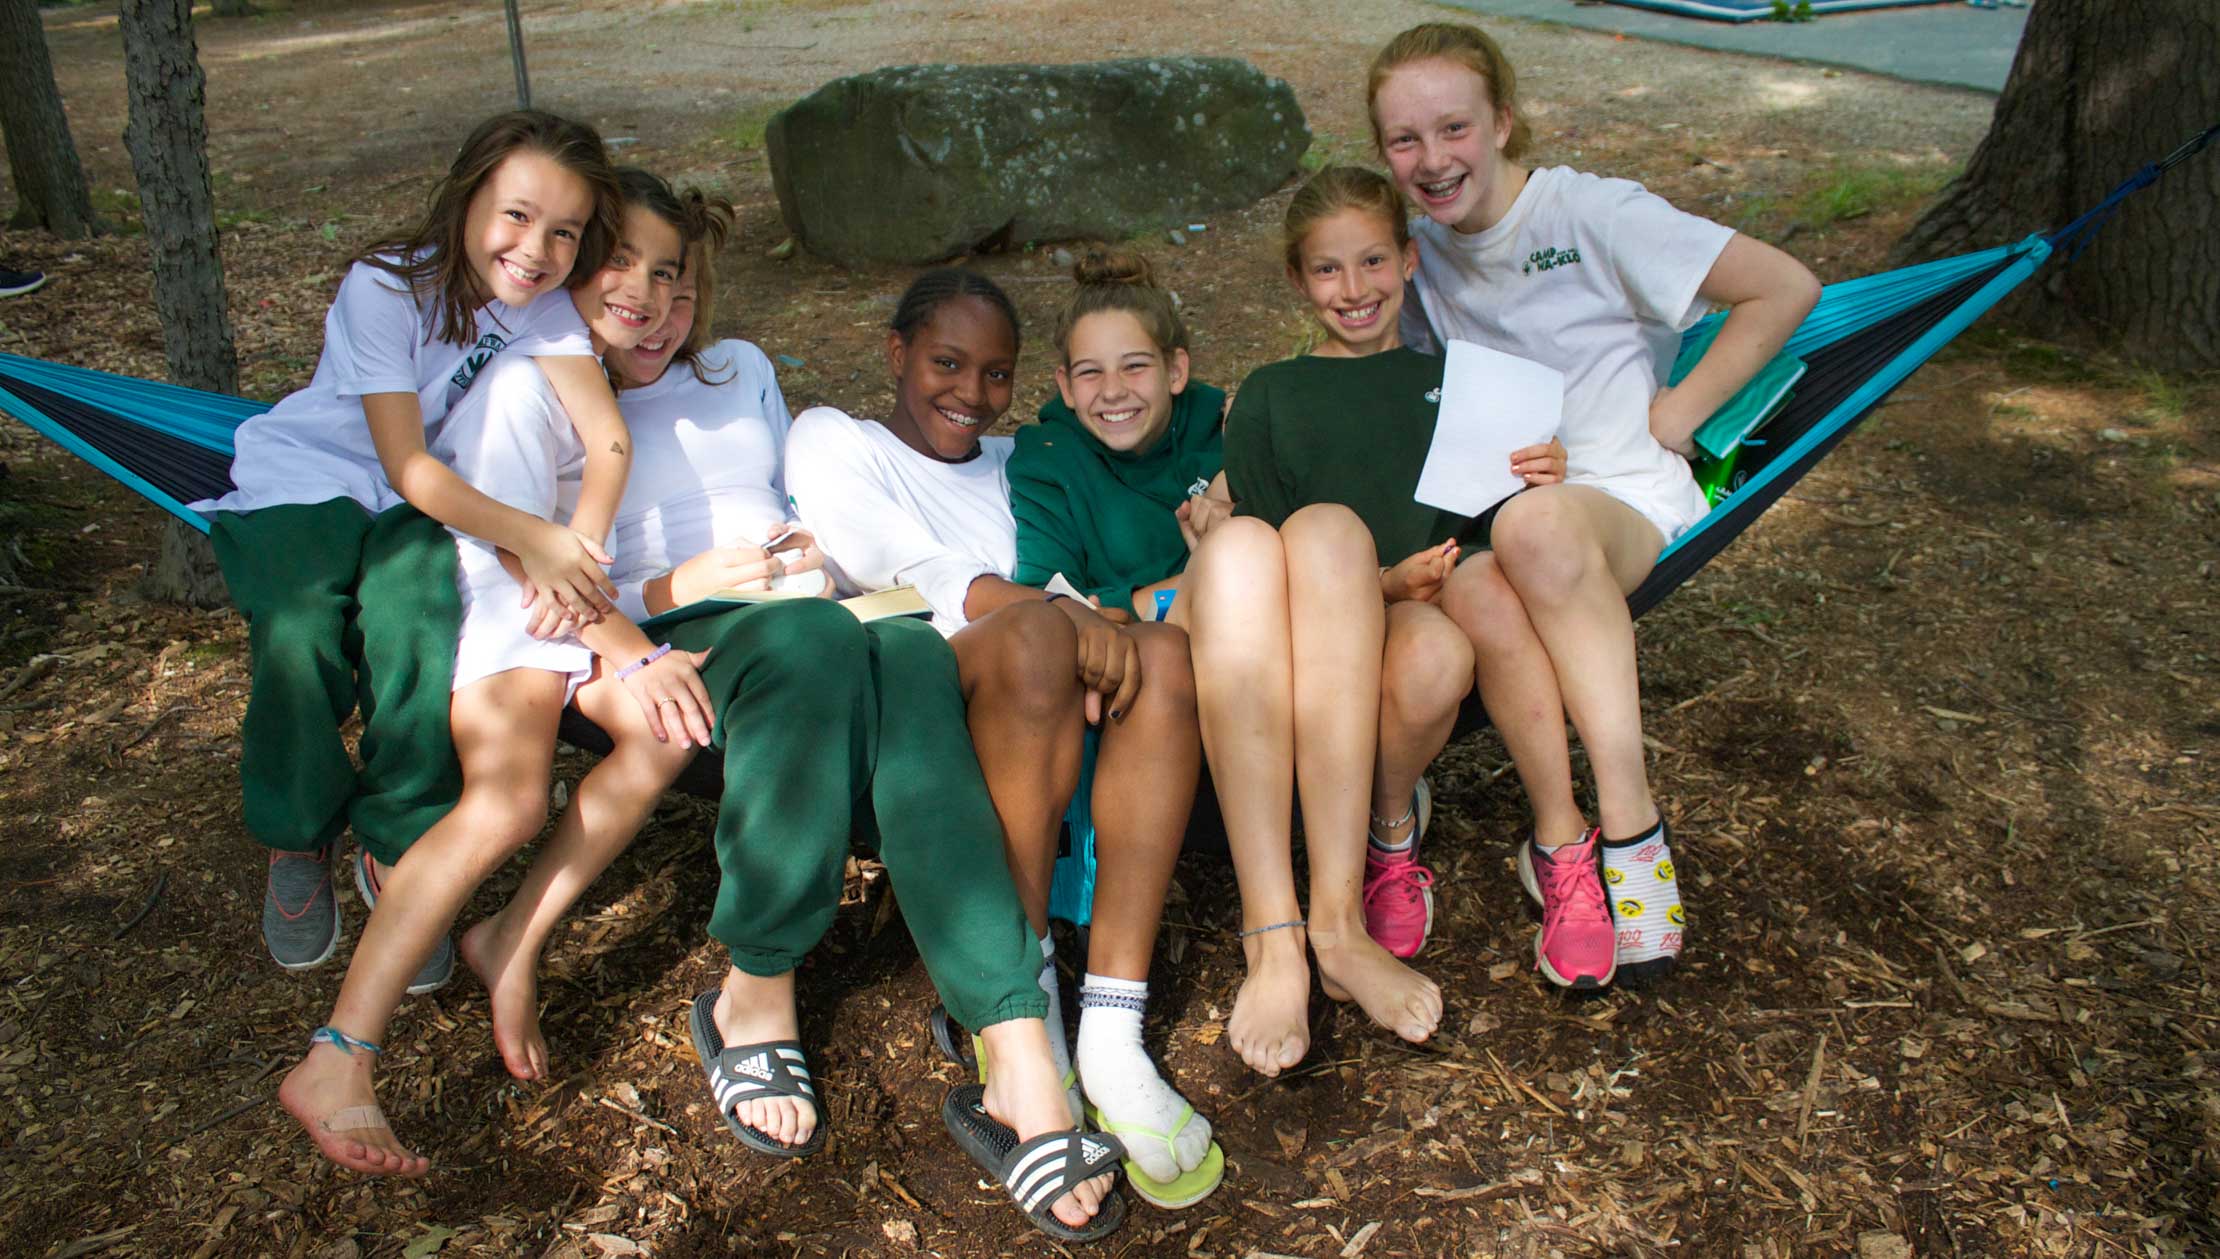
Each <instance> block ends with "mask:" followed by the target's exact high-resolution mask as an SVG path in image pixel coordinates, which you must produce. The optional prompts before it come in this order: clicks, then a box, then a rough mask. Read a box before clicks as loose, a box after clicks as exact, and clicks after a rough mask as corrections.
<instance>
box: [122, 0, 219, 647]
mask: <svg viewBox="0 0 2220 1259" xmlns="http://www.w3.org/2000/svg"><path fill="white" fill-rule="evenodd" d="M120 17H121V22H120V25H121V27H122V31H123V70H124V79H125V86H126V89H127V92H128V94H129V97H130V104H131V115H130V120H129V122H128V123H127V124H126V126H125V127H124V141H125V143H126V144H127V145H128V146H129V148H130V150H131V169H132V170H133V171H134V172H135V173H136V174H137V175H138V180H139V204H140V207H141V210H142V212H143V214H144V217H145V221H146V236H147V247H148V252H149V253H150V254H152V255H153V262H154V305H155V309H156V310H157V311H159V312H160V314H161V317H162V347H163V349H164V350H165V351H166V352H167V356H168V358H169V366H170V378H171V379H172V380H174V381H176V382H177V383H178V384H181V385H188V386H191V387H192V388H195V389H206V390H212V391H214V392H218V393H232V392H235V391H236V390H237V388H238V378H239V377H238V357H237V355H236V353H235V352H234V351H233V349H232V343H231V319H230V316H229V314H228V313H227V311H226V310H225V308H224V273H223V263H222V261H221V260H220V259H219V258H218V257H217V253H216V215H215V203H214V197H213V196H212V195H211V193H210V191H209V179H208V127H207V123H206V120H205V118H204V111H203V102H204V100H205V97H206V95H207V92H206V84H207V80H206V78H205V77H204V76H203V75H202V74H201V69H200V57H199V55H198V53H197V52H196V50H195V49H194V46H193V15H192V7H191V3H190V0H123V4H122V7H121V11H120ZM145 590H146V593H147V594H148V595H150V596H151V597H154V598H158V599H167V600H174V601H180V602H185V603H190V604H192V605H194V606H196V607H217V606H221V605H222V604H223V603H224V602H225V592H224V584H223V576H222V574H221V572H219V571H218V569H217V567H216V561H215V555H214V553H213V552H212V551H211V550H210V549H209V546H208V542H207V540H206V539H205V538H202V537H201V536H200V535H198V534H196V533H193V532H192V531H190V530H188V529H186V528H185V527H184V526H183V525H181V524H177V523H175V522H172V523H171V525H170V528H169V532H168V534H167V535H166V536H165V537H164V538H163V542H162V551H161V554H160V555H159V556H158V557H157V558H156V562H155V563H154V565H153V566H152V567H151V568H149V570H148V572H147V582H146V587H145Z"/></svg>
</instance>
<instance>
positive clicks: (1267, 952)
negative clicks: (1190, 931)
mask: <svg viewBox="0 0 2220 1259" xmlns="http://www.w3.org/2000/svg"><path fill="white" fill-rule="evenodd" d="M1241 952H1242V953H1243V954H1244V955H1245V956H1246V957H1247V959H1248V963H1249V977H1248V978H1247V979H1244V980H1242V981H1241V991H1240V993H1239V994H1238V995H1237V996H1235V997H1234V999H1233V1017H1231V1018H1229V1019H1227V1020H1226V1043H1228V1044H1230V1045H1232V1046H1233V1052H1235V1053H1237V1054H1240V1055H1241V1061H1243V1062H1245V1063H1248V1064H1249V1069H1250V1070H1252V1071H1255V1072H1257V1073H1258V1074H1260V1075H1265V1076H1276V1075H1278V1074H1279V1073H1280V1072H1282V1071H1285V1070H1287V1069H1288V1068H1289V1067H1292V1066H1294V1065H1295V1064H1296V1063H1298V1062H1301V1061H1302V1060H1303V1055H1304V1054H1306V1053H1309V1052H1310V964H1309V963H1308V962H1306V961H1305V960H1304V959H1303V929H1302V928H1301V927H1288V928H1284V929H1282V930H1279V931H1274V932H1271V933H1268V934H1266V935H1255V936H1247V937H1245V938H1243V939H1242V941H1241Z"/></svg>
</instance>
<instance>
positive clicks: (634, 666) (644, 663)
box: [617, 643, 671, 682]
mask: <svg viewBox="0 0 2220 1259" xmlns="http://www.w3.org/2000/svg"><path fill="white" fill-rule="evenodd" d="M669 654H671V645H670V644H669V643H665V644H663V645H662V646H660V647H658V648H656V649H655V650H654V651H651V652H649V653H648V654H646V655H644V656H642V657H640V658H639V659H638V660H635V661H633V662H632V663H631V664H628V665H626V666H625V667H623V668H622V669H619V670H617V681H619V682H622V681H624V680H625V679H626V678H629V677H631V676H632V675H633V674H635V673H638V672H639V671H640V670H642V669H645V668H647V667H648V666H649V665H651V664H654V663H655V662H656V661H658V660H661V659H662V658H663V657H665V656H667V655H669Z"/></svg>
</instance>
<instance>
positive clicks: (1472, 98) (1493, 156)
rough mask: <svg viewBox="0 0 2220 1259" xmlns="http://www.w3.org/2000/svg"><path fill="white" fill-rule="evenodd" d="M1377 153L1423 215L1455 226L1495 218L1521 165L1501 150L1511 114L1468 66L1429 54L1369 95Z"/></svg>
mask: <svg viewBox="0 0 2220 1259" xmlns="http://www.w3.org/2000/svg"><path fill="white" fill-rule="evenodd" d="M1372 120H1373V124H1374V125H1375V126H1376V127H1378V128H1379V137H1380V153H1381V156H1383V157H1385V158H1386V159H1387V164H1388V171H1389V173H1390V174H1392V175H1393V176H1394V178H1395V183H1396V186H1397V187H1398V188H1400V189H1402V191H1403V195H1404V196H1405V197H1407V198H1409V199H1410V203H1411V204H1412V205H1414V206H1417V207H1418V210H1419V212H1420V213H1421V214H1424V215H1425V216H1426V217H1428V218H1430V219H1432V220H1434V221H1435V222H1437V223H1441V224H1443V225H1445V226H1448V227H1453V228H1456V229H1457V230H1458V231H1461V232H1477V231H1481V230H1483V229H1485V228H1488V227H1491V226H1493V225H1494V224H1495V223H1497V222H1499V221H1501V219H1502V218H1503V215H1504V213H1505V212H1507V211H1508V210H1509V209H1510V199H1511V198H1512V197H1514V196H1516V195H1517V192H1518V185H1519V183H1520V182H1521V181H1520V180H1519V178H1518V176H1519V171H1518V170H1517V168H1515V167H1513V166H1512V165H1511V163H1510V161H1509V160H1508V159H1507V158H1505V157H1504V156H1503V146H1504V145H1506V144H1508V143H1510V140H1511V116H1510V114H1509V113H1507V112H1505V111H1504V110H1501V109H1498V108H1496V105H1495V101H1494V100H1493V99H1492V98H1491V97H1490V95H1489V92H1488V81H1487V80H1486V79H1484V78H1482V77H1481V76H1479V75H1478V74H1475V73H1473V71H1472V69H1471V68H1470V67H1468V66H1464V65H1460V64H1458V63H1457V62H1454V61H1448V60H1444V59H1442V58H1438V57H1435V58H1428V59H1427V60H1424V61H1414V62H1411V63H1410V64H1409V65H1405V66H1400V67H1398V68H1396V69H1395V70H1394V71H1393V72H1391V73H1390V74H1389V75H1388V77H1387V81H1386V82H1384V83H1382V84H1381V85H1380V90H1379V91H1378V92H1377V93H1375V94H1374V96H1373V98H1372Z"/></svg>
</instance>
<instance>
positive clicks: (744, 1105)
mask: <svg viewBox="0 0 2220 1259" xmlns="http://www.w3.org/2000/svg"><path fill="white" fill-rule="evenodd" d="M713 1017H715V1019H716V1020H717V1036H718V1038H719V1039H721V1040H722V1041H724V1043H725V1044H727V1045H755V1044H760V1043H762V1042H764V1041H772V1040H797V1039H799V1038H800V1037H801V1023H800V1022H799V1020H798V1019H797V1017H796V1015H795V1013H794V972H792V971H788V972H787V973H785V974H784V975H779V976H775V977H773V978H770V979H765V978H763V977H762V976H760V975H750V974H748V973H746V972H745V971H742V970H739V969H737V968H735V969H730V970H727V971H726V972H725V982H724V990H723V991H722V992H721V993H719V994H718V996H717V1008H716V1010H715V1012H714V1015H713ZM732 1113H733V1117H734V1118H736V1119H738V1120H739V1121H740V1122H741V1123H744V1124H746V1125H748V1126H749V1127H750V1128H753V1129H755V1130H756V1131H757V1132H760V1133H762V1134H763V1135H764V1136H767V1137H769V1138H771V1139H772V1140H773V1141H776V1142H778V1143H779V1144H781V1145H805V1144H807V1143H808V1142H809V1138H810V1135H811V1134H812V1133H814V1132H816V1131H817V1108H816V1107H815V1106H812V1105H811V1104H810V1103H809V1102H807V1101H805V1100H803V1099H802V1098H799V1097H756V1098H751V1099H749V1100H748V1101H744V1102H741V1103H739V1104H738V1105H736V1106H734V1107H733V1108H732Z"/></svg>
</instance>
